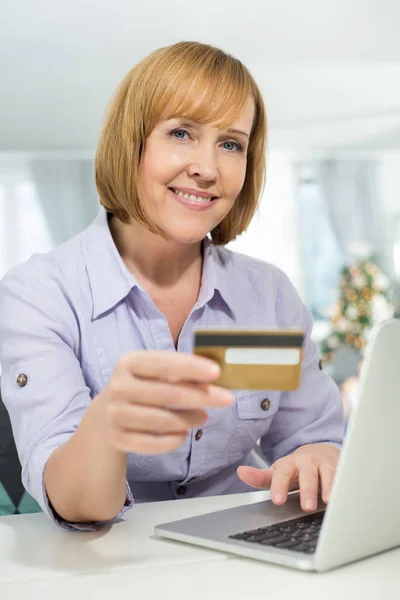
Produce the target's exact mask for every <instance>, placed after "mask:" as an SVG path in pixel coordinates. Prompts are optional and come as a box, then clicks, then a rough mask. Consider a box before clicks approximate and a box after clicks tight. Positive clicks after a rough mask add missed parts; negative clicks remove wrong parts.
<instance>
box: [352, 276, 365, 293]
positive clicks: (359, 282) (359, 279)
mask: <svg viewBox="0 0 400 600" xmlns="http://www.w3.org/2000/svg"><path fill="white" fill-rule="evenodd" d="M353 285H354V287H355V288H357V289H358V290H359V289H361V288H363V287H365V286H366V285H367V279H366V277H365V275H356V276H355V277H353Z"/></svg>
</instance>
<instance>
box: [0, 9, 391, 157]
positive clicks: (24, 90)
mask: <svg viewBox="0 0 400 600" xmlns="http://www.w3.org/2000/svg"><path fill="white" fill-rule="evenodd" d="M399 30H400V1H399V0H380V1H377V0H334V1H332V2H329V3H327V2H322V1H321V0H302V1H301V2H299V1H298V0H246V2H245V1H244V0H240V1H239V0H229V1H228V0H202V1H201V2H193V1H190V0H146V1H145V2H136V1H134V0H113V1H112V2H110V1H106V0H97V1H93V0H68V2H66V1H65V0H13V1H12V2H10V1H9V0H0V88H1V89H0V152H10V151H24V152H25V151H53V150H58V151H59V150H63V151H64V150H72V151H75V150H78V151H92V150H93V148H94V147H95V145H96V140H97V136H98V132H99V128H100V125H101V120H102V115H103V113H104V109H105V106H106V104H107V101H108V100H109V98H110V96H111V94H112V93H113V90H114V89H115V87H116V85H117V84H118V82H119V81H120V79H121V78H122V77H123V75H124V74H125V73H126V72H127V71H128V70H129V69H130V68H131V66H132V65H134V64H135V63H136V62H137V61H139V60H140V59H141V58H143V57H144V56H146V55H147V54H148V53H149V52H151V51H152V50H154V49H156V48H159V47H161V46H165V45H168V44H171V43H174V42H176V41H179V40H182V39H193V40H198V41H202V42H206V43H211V44H214V45H216V46H219V47H221V48H222V49H224V50H226V51H228V52H230V53H232V54H234V55H235V56H236V57H238V58H240V59H241V60H242V61H243V62H244V63H245V64H246V66H248V68H249V69H250V70H251V71H252V73H253V74H254V76H255V77H256V79H257V81H258V83H259V85H260V87H261V90H262V92H263V95H264V98H265V102H266V105H267V110H268V115H269V127H270V147H275V148H286V149H287V148H289V149H294V150H306V151H307V150H312V151H315V150H321V151H324V150H329V149H338V148H341V149H352V148H366V149H375V148H382V147H389V148H400V35H399Z"/></svg>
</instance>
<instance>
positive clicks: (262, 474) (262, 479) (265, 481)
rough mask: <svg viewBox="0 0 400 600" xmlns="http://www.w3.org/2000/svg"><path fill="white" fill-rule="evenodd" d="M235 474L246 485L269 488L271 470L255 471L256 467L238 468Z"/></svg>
mask: <svg viewBox="0 0 400 600" xmlns="http://www.w3.org/2000/svg"><path fill="white" fill-rule="evenodd" d="M237 474H238V476H239V479H241V480H242V481H244V483H247V485H249V486H251V487H254V488H260V489H267V490H269V488H270V487H271V480H272V469H257V468H256V467H238V470H237Z"/></svg>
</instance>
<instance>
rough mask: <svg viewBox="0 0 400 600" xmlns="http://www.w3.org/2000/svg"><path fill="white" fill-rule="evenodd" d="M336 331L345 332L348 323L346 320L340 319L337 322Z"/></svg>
mask: <svg viewBox="0 0 400 600" xmlns="http://www.w3.org/2000/svg"><path fill="white" fill-rule="evenodd" d="M336 329H338V331H342V332H343V331H347V329H348V322H347V321H346V319H345V318H344V317H342V318H341V319H339V321H337V323H336Z"/></svg>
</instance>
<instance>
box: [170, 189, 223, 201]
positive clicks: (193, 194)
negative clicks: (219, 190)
mask: <svg viewBox="0 0 400 600" xmlns="http://www.w3.org/2000/svg"><path fill="white" fill-rule="evenodd" d="M168 189H169V190H171V192H173V193H174V194H176V195H177V196H180V197H181V198H184V199H186V200H192V201H193V202H196V201H198V202H211V201H212V200H216V199H217V196H213V195H212V194H207V193H206V192H201V191H200V190H193V189H188V188H183V189H182V188H175V187H170V188H168Z"/></svg>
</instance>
